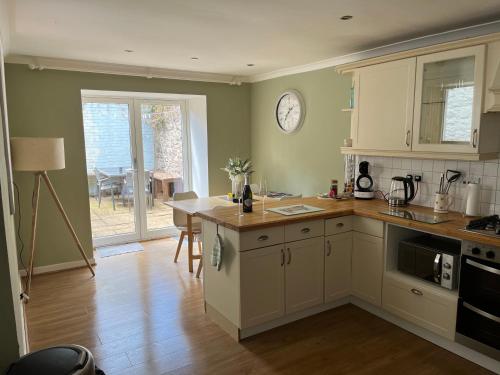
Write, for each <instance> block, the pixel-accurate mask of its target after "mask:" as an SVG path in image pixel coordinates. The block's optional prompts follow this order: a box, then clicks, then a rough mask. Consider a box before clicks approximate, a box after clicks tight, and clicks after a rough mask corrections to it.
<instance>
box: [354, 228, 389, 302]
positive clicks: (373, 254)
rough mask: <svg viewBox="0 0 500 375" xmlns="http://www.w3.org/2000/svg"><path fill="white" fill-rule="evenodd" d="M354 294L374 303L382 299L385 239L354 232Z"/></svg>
mask: <svg viewBox="0 0 500 375" xmlns="http://www.w3.org/2000/svg"><path fill="white" fill-rule="evenodd" d="M352 244H353V245H352V286H351V288H352V294H353V295H355V296H356V297H358V298H361V299H363V300H365V301H367V302H369V303H371V304H372V305H375V306H380V305H381V299H382V271H383V256H384V254H383V239H382V238H380V237H376V236H372V235H369V234H366V233H360V232H353V241H352Z"/></svg>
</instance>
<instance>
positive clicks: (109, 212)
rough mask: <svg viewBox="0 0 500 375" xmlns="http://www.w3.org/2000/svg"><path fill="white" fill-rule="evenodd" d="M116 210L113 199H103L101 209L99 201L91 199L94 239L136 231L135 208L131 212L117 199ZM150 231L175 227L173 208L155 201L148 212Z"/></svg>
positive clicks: (158, 200)
mask: <svg viewBox="0 0 500 375" xmlns="http://www.w3.org/2000/svg"><path fill="white" fill-rule="evenodd" d="M115 203H116V205H115V207H116V210H113V205H112V202H111V197H108V196H106V197H102V201H101V207H99V205H98V202H97V199H95V198H94V197H90V220H91V223H92V238H99V237H106V236H112V235H118V234H125V233H132V232H133V231H134V208H133V207H131V208H130V210H129V208H128V207H127V206H126V205H123V203H122V201H121V199H115ZM146 217H147V223H148V229H159V228H166V227H171V226H173V225H174V222H173V217H172V208H170V207H168V206H167V205H165V204H163V202H162V200H161V199H155V201H154V205H153V208H152V209H148V210H147V212H146Z"/></svg>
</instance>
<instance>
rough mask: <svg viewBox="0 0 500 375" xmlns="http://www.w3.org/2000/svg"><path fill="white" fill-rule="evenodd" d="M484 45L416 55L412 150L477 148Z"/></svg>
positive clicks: (450, 150)
mask: <svg viewBox="0 0 500 375" xmlns="http://www.w3.org/2000/svg"><path fill="white" fill-rule="evenodd" d="M484 60H485V46H484V45H483V46H475V47H468V48H461V49H457V50H453V51H445V52H440V53H433V54H430V55H425V56H419V57H417V73H416V84H415V112H414V120H413V124H414V125H413V127H414V131H413V147H412V149H413V150H415V151H438V152H470V153H477V152H478V140H479V121H480V116H481V105H482V90H483V80H484Z"/></svg>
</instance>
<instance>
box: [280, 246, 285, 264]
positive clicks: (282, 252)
mask: <svg viewBox="0 0 500 375" xmlns="http://www.w3.org/2000/svg"><path fill="white" fill-rule="evenodd" d="M284 265H285V250H283V249H281V267H283V266H284Z"/></svg>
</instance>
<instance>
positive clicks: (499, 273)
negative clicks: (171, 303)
mask: <svg viewBox="0 0 500 375" xmlns="http://www.w3.org/2000/svg"><path fill="white" fill-rule="evenodd" d="M465 263H467V264H469V265H471V266H472V267H476V268H479V269H481V270H483V271H486V272H491V273H494V274H497V275H500V270H499V269H496V268H493V267H489V266H486V265H484V264H481V263H478V262H474V261H473V260H470V259H467V260H466V261H465Z"/></svg>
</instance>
